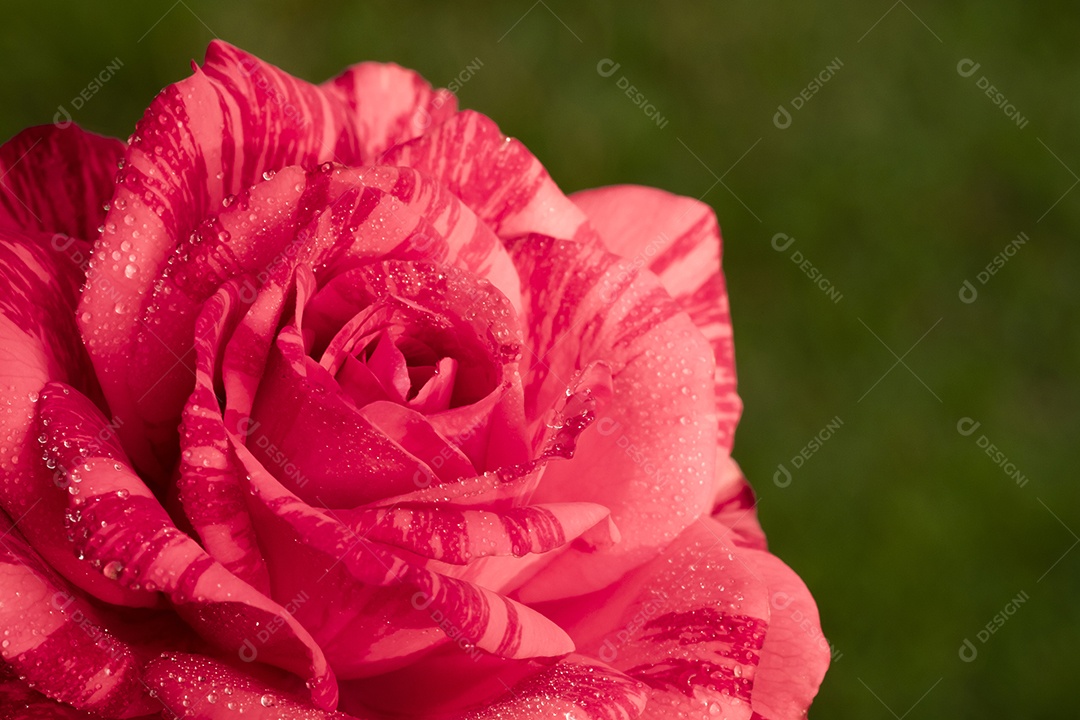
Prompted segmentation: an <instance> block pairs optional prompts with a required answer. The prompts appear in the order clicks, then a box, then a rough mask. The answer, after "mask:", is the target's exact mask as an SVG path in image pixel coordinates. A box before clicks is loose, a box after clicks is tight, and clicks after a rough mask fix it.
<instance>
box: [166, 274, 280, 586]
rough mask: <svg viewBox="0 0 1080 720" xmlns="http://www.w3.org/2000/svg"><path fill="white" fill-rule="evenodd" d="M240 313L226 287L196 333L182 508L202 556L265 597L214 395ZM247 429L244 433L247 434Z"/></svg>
mask: <svg viewBox="0 0 1080 720" xmlns="http://www.w3.org/2000/svg"><path fill="white" fill-rule="evenodd" d="M242 310H243V302H242V300H241V298H240V290H239V288H238V287H237V285H236V284H235V283H228V284H226V285H225V286H224V287H222V289H221V290H219V291H218V292H217V294H215V295H214V297H212V298H211V299H210V300H209V301H208V302H207V303H206V305H205V307H204V309H203V313H202V314H201V315H200V316H199V322H198V324H197V325H196V330H195V342H196V348H197V352H196V367H197V374H196V384H195V391H194V392H193V393H192V394H191V397H190V398H189V399H188V403H187V405H186V406H185V407H184V414H183V425H182V427H181V430H180V433H181V447H182V448H183V451H182V453H181V460H180V476H179V478H178V479H177V489H178V491H179V499H180V503H181V505H182V506H183V508H184V514H185V516H186V517H187V519H188V520H189V521H190V522H191V525H192V528H193V529H194V530H195V531H196V532H197V533H198V534H199V538H200V539H201V540H202V545H203V547H204V548H206V552H207V553H208V554H209V555H210V556H211V557H213V558H214V559H215V560H217V561H218V562H220V563H221V564H222V565H223V566H224V567H225V568H226V569H227V570H228V571H229V572H231V573H232V574H234V575H236V576H237V577H239V578H240V579H242V580H244V581H245V582H247V583H248V584H250V585H251V586H252V587H254V588H256V589H257V590H259V591H261V592H263V593H264V594H265V593H267V592H268V591H269V579H268V576H267V573H266V563H265V562H264V561H263V558H262V553H261V551H260V549H259V544H258V540H257V539H256V537H255V530H254V528H253V527H252V524H251V518H250V517H249V516H248V513H247V506H246V501H245V497H244V495H245V493H246V487H245V485H244V484H242V483H241V480H240V476H239V473H238V471H237V468H236V465H235V463H234V461H233V457H232V450H231V449H230V447H229V439H228V435H227V434H226V432H225V428H224V427H223V426H222V424H221V412H220V410H219V408H218V398H217V395H216V394H215V391H214V381H215V377H216V375H217V368H216V367H215V364H216V360H217V359H218V358H219V357H220V355H221V353H222V345H223V344H224V339H225V338H227V337H228V336H229V330H231V326H232V325H235V324H236V322H237V318H236V317H235V316H236V315H239V312H240V311H242ZM249 428H250V426H249V425H245V426H244V429H245V430H246V429H249Z"/></svg>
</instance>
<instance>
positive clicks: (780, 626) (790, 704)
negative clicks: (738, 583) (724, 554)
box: [738, 549, 832, 720]
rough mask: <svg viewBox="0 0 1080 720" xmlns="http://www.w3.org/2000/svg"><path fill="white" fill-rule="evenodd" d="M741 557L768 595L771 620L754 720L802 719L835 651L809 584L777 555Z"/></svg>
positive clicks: (756, 685) (757, 553)
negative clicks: (826, 637) (823, 630)
mask: <svg viewBox="0 0 1080 720" xmlns="http://www.w3.org/2000/svg"><path fill="white" fill-rule="evenodd" d="M738 556H739V557H740V558H741V559H742V560H743V562H745V563H746V564H747V566H748V567H749V568H750V569H752V571H753V572H754V573H755V575H757V576H758V577H760V578H762V579H763V580H764V582H765V584H766V586H767V587H768V590H769V605H770V607H771V615H770V618H769V630H768V632H767V633H766V634H765V646H764V647H763V648H762V649H761V662H760V663H759V664H758V669H757V675H756V676H755V678H754V692H753V697H752V703H751V704H752V707H753V710H754V718H755V720H785V719H786V718H802V717H805V716H806V710H807V708H809V707H810V703H811V701H813V699H814V696H815V695H817V691H818V687H819V686H820V685H821V680H822V678H824V677H825V671H826V670H828V669H829V662H830V660H831V659H832V652H831V650H832V648H831V647H830V646H829V643H828V641H827V640H826V639H825V636H824V635H823V634H822V631H821V621H820V619H819V618H818V610H817V605H816V604H815V603H814V598H813V596H811V594H810V591H809V590H808V589H807V587H806V585H805V584H804V583H803V581H802V580H801V579H800V578H799V576H798V575H796V574H795V571H794V570H792V569H791V568H789V567H788V566H787V565H785V564H784V563H783V562H781V560H780V559H779V558H778V557H776V556H775V555H770V554H768V553H766V552H760V551H757V550H750V549H747V550H742V551H739V552H738Z"/></svg>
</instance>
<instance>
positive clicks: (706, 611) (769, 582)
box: [541, 518, 828, 720]
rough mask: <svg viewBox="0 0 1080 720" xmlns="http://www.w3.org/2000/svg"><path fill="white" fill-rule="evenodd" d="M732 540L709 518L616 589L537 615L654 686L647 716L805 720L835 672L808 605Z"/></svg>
mask: <svg viewBox="0 0 1080 720" xmlns="http://www.w3.org/2000/svg"><path fill="white" fill-rule="evenodd" d="M733 536H734V533H732V531H730V530H729V529H728V528H726V527H724V526H723V525H720V524H719V523H717V522H716V521H714V520H711V519H709V518H702V519H700V520H699V521H697V522H695V523H694V524H693V525H691V526H690V527H688V528H687V529H686V530H685V531H684V532H683V533H682V534H681V535H680V536H679V537H678V538H677V539H676V540H675V542H673V543H672V544H671V545H670V546H669V547H668V548H666V549H665V550H664V552H663V553H662V554H661V555H660V556H659V557H657V558H656V559H655V560H653V561H652V562H650V563H647V564H646V565H644V566H642V567H641V568H639V569H637V570H635V571H634V572H632V573H630V574H628V575H627V576H626V577H624V578H623V579H622V580H621V581H620V582H619V583H617V584H616V585H614V586H613V587H612V588H609V589H607V590H605V591H602V592H599V593H596V594H594V595H592V596H586V597H584V598H575V599H573V600H564V601H559V602H557V603H550V604H545V605H542V606H541V609H542V610H543V611H544V612H546V613H547V614H548V615H549V616H551V617H553V618H554V619H556V620H557V621H558V622H559V623H560V624H561V625H562V626H563V627H565V628H567V630H568V632H570V633H571V635H572V636H573V638H574V640H575V642H576V643H577V644H578V647H579V652H584V653H588V654H590V655H592V656H594V657H599V658H600V659H601V660H603V661H604V662H606V663H608V664H610V665H612V666H613V667H615V668H618V669H620V670H622V671H623V672H625V673H626V674H627V675H629V676H630V677H632V678H635V679H638V680H641V681H642V682H644V683H646V684H647V685H648V686H649V688H650V692H649V703H648V705H647V707H646V711H645V715H644V717H646V718H656V719H661V718H662V719H664V720H668V719H674V718H683V717H697V716H702V715H704V716H712V715H717V716H721V715H722V716H724V717H728V718H733V719H741V720H749V719H750V718H751V717H753V718H758V717H761V716H762V715H764V716H765V717H767V718H770V720H777V719H782V720H798V719H801V718H804V717H805V715H806V709H807V708H808V707H809V705H810V701H811V699H812V698H813V696H814V694H815V693H816V691H817V687H818V684H819V683H820V681H821V678H822V676H823V675H824V672H825V668H826V666H827V665H828V645H827V643H825V642H824V640H823V638H822V637H821V633H820V630H819V628H818V626H817V611H816V609H815V607H814V601H813V598H811V597H810V594H809V592H808V591H807V590H806V587H805V586H804V585H803V584H802V583H801V581H799V580H798V578H797V577H796V576H795V574H794V573H793V572H792V571H791V570H790V569H789V568H787V567H786V566H785V565H784V564H783V563H782V562H780V561H779V560H778V559H777V558H775V557H773V556H771V555H769V554H768V553H765V552H761V551H758V550H751V549H745V548H739V547H738V546H736V545H735V544H734V543H733V542H732V540H733Z"/></svg>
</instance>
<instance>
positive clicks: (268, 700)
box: [259, 695, 274, 707]
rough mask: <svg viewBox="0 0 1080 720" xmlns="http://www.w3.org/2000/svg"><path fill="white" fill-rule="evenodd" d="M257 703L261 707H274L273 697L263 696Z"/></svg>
mask: <svg viewBox="0 0 1080 720" xmlns="http://www.w3.org/2000/svg"><path fill="white" fill-rule="evenodd" d="M259 703H260V704H261V705H262V706H263V707H273V706H274V696H273V695H263V696H262V697H261V698H259Z"/></svg>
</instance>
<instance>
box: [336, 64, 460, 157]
mask: <svg viewBox="0 0 1080 720" xmlns="http://www.w3.org/2000/svg"><path fill="white" fill-rule="evenodd" d="M320 87H321V88H322V89H323V90H325V91H326V93H327V94H328V95H332V96H336V97H338V98H339V99H340V100H341V101H342V102H343V103H344V104H345V105H346V106H347V107H348V108H349V110H350V111H351V113H350V120H351V122H352V125H353V127H355V128H356V135H357V136H358V137H359V138H360V139H361V142H362V145H361V147H360V150H359V155H360V157H361V159H362V160H363V162H364V164H365V165H369V164H370V165H381V164H382V163H381V162H380V160H379V158H380V156H381V155H382V154H383V153H384V152H386V150H387V149H389V148H391V147H393V146H394V145H397V144H398V143H401V142H405V141H406V140H410V139H412V138H414V137H416V136H418V135H420V134H421V133H423V132H424V131H426V130H427V129H428V128H429V127H430V126H432V125H437V124H439V123H441V122H443V121H444V120H446V119H447V118H449V117H451V116H452V115H453V114H454V112H456V110H457V98H456V97H454V94H453V93H452V92H450V91H449V90H442V89H440V90H432V88H431V85H429V84H428V82H427V81H426V80H424V78H422V77H420V75H418V74H417V73H415V72H413V71H412V70H408V69H406V68H403V67H401V66H400V65H395V64H394V63H386V64H384V63H375V62H365V63H360V64H359V65H354V66H352V67H351V68H349V69H348V70H346V71H345V72H343V73H342V74H341V75H339V76H338V77H336V78H334V79H333V80H329V81H327V82H325V83H323V84H322V85H321V86H320ZM345 154H350V153H346V152H339V153H338V155H345Z"/></svg>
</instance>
